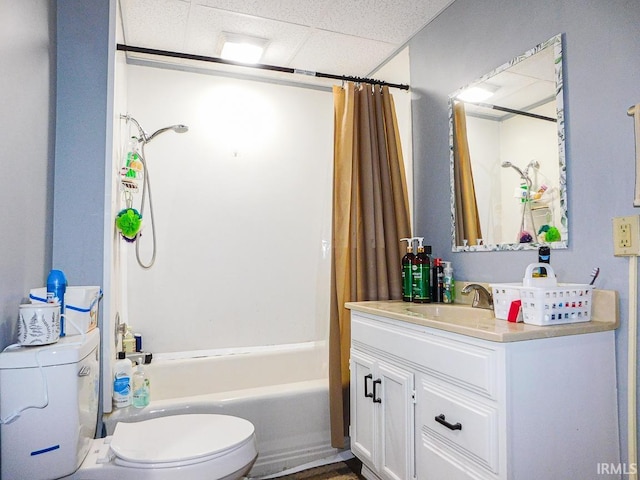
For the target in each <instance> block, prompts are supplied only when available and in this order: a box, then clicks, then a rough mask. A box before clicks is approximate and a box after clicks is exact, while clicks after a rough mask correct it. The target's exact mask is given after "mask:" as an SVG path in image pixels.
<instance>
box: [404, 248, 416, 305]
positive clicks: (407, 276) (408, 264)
mask: <svg viewBox="0 0 640 480" xmlns="http://www.w3.org/2000/svg"><path fill="white" fill-rule="evenodd" d="M400 241H401V242H405V241H406V242H407V253H406V254H405V255H404V257H402V300H404V301H405V302H412V301H413V270H412V269H413V262H414V259H415V258H416V256H415V254H414V253H413V238H401V239H400Z"/></svg>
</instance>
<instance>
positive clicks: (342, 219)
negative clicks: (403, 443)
mask: <svg viewBox="0 0 640 480" xmlns="http://www.w3.org/2000/svg"><path fill="white" fill-rule="evenodd" d="M333 99H334V114H335V119H334V120H335V123H334V174H333V249H332V272H331V319H330V333H329V385H330V395H331V403H330V411H331V442H332V445H333V446H334V447H335V448H344V446H345V443H344V440H345V437H346V436H347V434H348V433H347V432H348V426H349V346H350V342H351V325H350V315H349V310H347V309H346V308H344V304H345V302H350V301H363V300H389V299H400V298H401V297H402V281H401V258H402V255H403V254H404V249H403V248H402V246H401V245H400V243H401V242H400V241H399V239H400V238H402V237H409V236H411V226H410V219H409V200H408V194H407V187H406V185H407V182H406V177H405V172H404V162H403V159H402V150H401V147H400V139H399V135H398V127H397V120H396V114H395V106H394V104H393V98H392V96H391V95H390V94H389V89H388V87H379V86H376V87H372V86H371V85H367V84H364V85H360V86H356V85H354V84H353V83H347V84H346V85H345V86H344V87H337V86H336V87H334V88H333Z"/></svg>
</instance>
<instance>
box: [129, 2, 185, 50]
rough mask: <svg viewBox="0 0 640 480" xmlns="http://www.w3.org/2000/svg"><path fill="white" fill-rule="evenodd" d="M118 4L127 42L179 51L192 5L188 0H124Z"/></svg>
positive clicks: (182, 45)
mask: <svg viewBox="0 0 640 480" xmlns="http://www.w3.org/2000/svg"><path fill="white" fill-rule="evenodd" d="M120 4H121V7H122V23H123V25H124V40H125V42H126V43H127V44H128V45H135V46H138V47H146V48H155V49H160V50H174V51H182V49H183V48H184V39H185V34H186V32H187V27H188V19H189V10H190V8H191V5H190V3H189V2H188V1H180V0H133V1H132V0H127V1H121V2H120Z"/></svg>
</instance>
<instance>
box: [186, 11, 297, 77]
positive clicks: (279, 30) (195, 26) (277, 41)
mask: <svg viewBox="0 0 640 480" xmlns="http://www.w3.org/2000/svg"><path fill="white" fill-rule="evenodd" d="M224 32H227V33H235V34H241V35H249V36H253V37H259V38H264V39H267V41H268V44H267V49H266V51H265V55H264V56H263V58H262V60H261V63H267V64H274V65H282V66H288V63H289V61H290V59H291V58H292V57H293V56H294V55H295V53H296V52H297V50H298V49H299V48H300V46H301V45H302V44H303V42H304V41H305V39H306V38H307V36H308V29H307V28H305V27H301V26H299V25H294V24H291V23H286V22H279V21H276V20H265V19H260V18H256V17H254V16H251V15H245V14H241V13H235V12H229V11H226V10H219V9H215V8H209V7H203V6H200V5H195V6H193V7H192V15H191V20H190V22H189V28H188V31H187V34H186V42H185V47H186V51H187V52H188V53H194V54H196V55H207V56H213V57H218V56H220V51H219V47H220V43H221V40H222V37H223V33H224Z"/></svg>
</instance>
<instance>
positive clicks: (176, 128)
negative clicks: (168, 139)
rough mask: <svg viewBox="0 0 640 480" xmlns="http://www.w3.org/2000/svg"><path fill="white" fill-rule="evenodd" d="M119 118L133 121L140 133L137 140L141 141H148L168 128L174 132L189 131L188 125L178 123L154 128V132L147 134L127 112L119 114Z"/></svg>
mask: <svg viewBox="0 0 640 480" xmlns="http://www.w3.org/2000/svg"><path fill="white" fill-rule="evenodd" d="M120 118H121V119H123V120H126V121H127V122H130V121H131V122H133V123H134V124H135V126H136V127H137V128H138V133H139V135H140V136H139V137H138V142H142V143H149V142H150V141H151V140H153V139H154V138H155V137H157V136H158V135H160V134H161V133H164V132H166V131H168V130H173V131H174V132H176V133H185V132H187V131H189V127H187V126H186V125H182V124H178V125H171V126H170V127H164V128H161V129H160V130H156V131H155V132H153V133H152V134H151V135H148V134H147V132H145V131H144V129H143V128H142V126H141V125H140V123H139V122H138V121H137V120H136V119H135V118H133V117H132V116H131V115H129V114H127V115H122V114H121V115H120Z"/></svg>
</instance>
